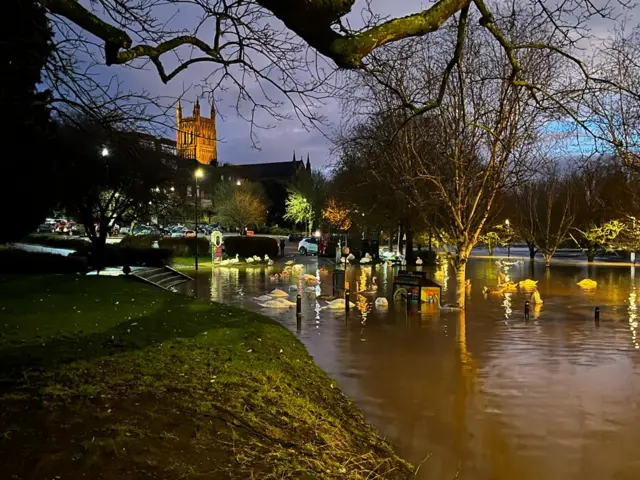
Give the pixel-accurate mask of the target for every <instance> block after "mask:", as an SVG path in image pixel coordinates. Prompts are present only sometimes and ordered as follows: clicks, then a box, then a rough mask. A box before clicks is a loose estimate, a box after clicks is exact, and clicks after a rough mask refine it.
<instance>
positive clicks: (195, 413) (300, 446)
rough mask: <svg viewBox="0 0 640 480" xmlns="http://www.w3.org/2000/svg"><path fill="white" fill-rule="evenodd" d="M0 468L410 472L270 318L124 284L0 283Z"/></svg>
mask: <svg viewBox="0 0 640 480" xmlns="http://www.w3.org/2000/svg"><path fill="white" fill-rule="evenodd" d="M0 471H2V472H3V474H2V476H3V478H4V477H5V476H6V478H43V479H44V478H56V475H59V476H60V478H65V479H69V478H92V479H97V478H105V479H142V478H162V479H171V478H215V479H219V478H220V479H222V478H238V479H251V478H256V479H258V478H259V479H269V478H278V479H280V478H323V479H329V478H340V479H360V478H407V477H408V476H410V474H409V467H408V465H407V464H406V463H404V462H403V461H402V460H400V459H398V458H397V457H396V456H395V455H394V453H393V452H392V450H391V448H390V447H389V445H387V444H386V443H385V442H384V441H382V440H381V439H380V438H379V437H378V436H377V434H376V433H375V432H374V430H373V429H372V428H371V427H370V426H368V425H367V424H366V423H365V422H364V421H363V419H362V417H361V415H360V414H359V413H358V412H357V410H356V409H355V408H354V407H353V406H352V405H351V403H350V402H349V401H348V400H347V399H346V397H344V396H343V395H342V394H341V393H340V391H339V389H338V388H337V387H336V386H335V385H334V383H333V382H332V381H331V380H330V379H329V378H328V377H327V376H326V375H325V374H324V373H323V372H322V371H321V370H320V369H319V368H318V367H317V366H316V365H315V364H314V363H313V362H312V360H311V359H310V357H309V356H308V354H307V352H306V350H305V349H304V347H303V346H302V345H301V344H300V343H299V342H298V341H297V339H296V338H295V337H294V336H293V335H292V334H291V333H290V332H288V331H287V330H286V329H284V328H283V327H281V326H279V325H278V324H276V323H275V322H273V321H272V320H270V319H268V318H266V317H263V316H261V315H258V314H255V313H252V312H248V311H244V310H240V309H235V308H230V307H227V306H223V305H219V304H212V303H210V302H205V301H194V300H190V299H187V298H185V297H181V296H178V295H173V294H169V293H165V292H163V291H161V290H158V289H155V288H153V287H149V286H146V285H143V284H138V283H135V282H134V281H133V280H131V281H128V280H125V279H123V278H100V277H93V278H90V277H74V276H50V277H41V278H37V277H29V278H26V277H23V278H13V279H11V280H10V281H7V280H4V281H3V280H0ZM5 474H6V475H5ZM11 475H17V476H16V477H12V476H11Z"/></svg>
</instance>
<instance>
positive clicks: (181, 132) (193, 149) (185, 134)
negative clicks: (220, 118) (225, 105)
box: [176, 100, 218, 165]
mask: <svg viewBox="0 0 640 480" xmlns="http://www.w3.org/2000/svg"><path fill="white" fill-rule="evenodd" d="M176 124H177V130H176V147H177V152H178V155H179V156H181V157H183V158H190V159H195V160H197V161H198V162H199V163H203V164H205V165H217V164H218V151H217V148H216V113H215V107H214V105H213V103H212V104H211V118H207V117H203V116H201V115H200V101H199V100H196V103H195V105H194V106H193V114H192V115H191V116H190V117H184V116H183V115H182V105H181V104H180V101H178V105H177V107H176Z"/></svg>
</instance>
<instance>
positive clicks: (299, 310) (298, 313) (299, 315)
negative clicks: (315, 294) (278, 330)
mask: <svg viewBox="0 0 640 480" xmlns="http://www.w3.org/2000/svg"><path fill="white" fill-rule="evenodd" d="M296 327H297V328H298V330H300V329H301V328H302V295H300V294H298V295H297V296H296Z"/></svg>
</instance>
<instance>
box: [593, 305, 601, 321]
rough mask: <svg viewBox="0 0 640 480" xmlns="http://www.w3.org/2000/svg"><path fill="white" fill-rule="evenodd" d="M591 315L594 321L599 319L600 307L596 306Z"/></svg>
mask: <svg viewBox="0 0 640 480" xmlns="http://www.w3.org/2000/svg"><path fill="white" fill-rule="evenodd" d="M593 316H594V319H595V321H596V322H599V321H600V307H596V309H595V311H594V312H593Z"/></svg>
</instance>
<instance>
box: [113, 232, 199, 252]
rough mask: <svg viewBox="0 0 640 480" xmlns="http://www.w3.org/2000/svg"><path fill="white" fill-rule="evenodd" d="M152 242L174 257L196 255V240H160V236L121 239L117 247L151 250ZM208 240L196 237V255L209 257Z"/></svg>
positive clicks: (136, 236)
mask: <svg viewBox="0 0 640 480" xmlns="http://www.w3.org/2000/svg"><path fill="white" fill-rule="evenodd" d="M153 242H158V246H159V247H160V248H162V249H167V250H170V251H171V255H172V256H174V257H193V256H195V254H196V239H195V237H194V238H183V237H182V238H169V237H167V238H162V237H161V236H160V235H133V236H128V237H125V238H123V239H122V241H121V242H120V243H119V245H122V246H123V247H124V246H126V247H131V248H152V246H153ZM209 248H210V244H209V240H208V239H206V238H202V237H198V255H202V256H205V255H210V254H211V251H210V250H209Z"/></svg>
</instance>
